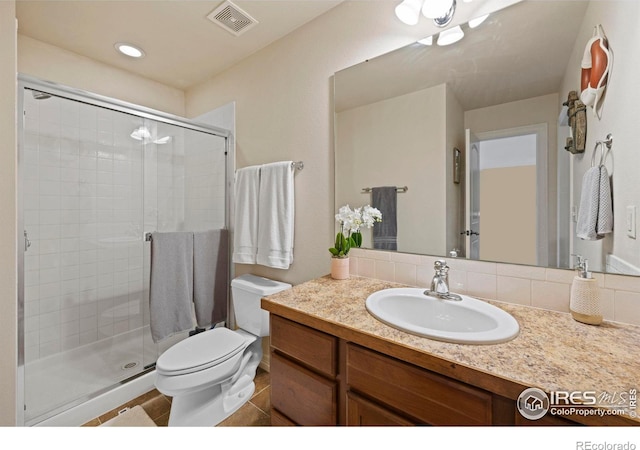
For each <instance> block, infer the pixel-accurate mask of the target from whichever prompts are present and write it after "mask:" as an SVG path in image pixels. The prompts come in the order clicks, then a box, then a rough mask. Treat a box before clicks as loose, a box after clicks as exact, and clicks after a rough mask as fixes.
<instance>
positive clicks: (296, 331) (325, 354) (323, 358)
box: [271, 314, 338, 377]
mask: <svg viewBox="0 0 640 450" xmlns="http://www.w3.org/2000/svg"><path fill="white" fill-rule="evenodd" d="M271 347H272V349H275V350H278V351H279V352H281V353H284V354H286V355H288V356H290V357H292V358H294V359H297V360H298V361H300V362H302V363H304V364H306V365H308V366H309V367H311V368H313V369H315V370H318V371H319V372H322V373H324V374H327V375H329V376H331V377H335V376H336V373H337V365H338V358H337V355H338V339H337V338H336V337H334V336H331V335H328V334H326V333H323V332H321V331H317V330H314V329H312V328H309V327H306V326H304V325H300V324H298V323H295V322H292V321H290V320H287V319H284V318H282V317H279V316H275V315H273V314H272V315H271Z"/></svg>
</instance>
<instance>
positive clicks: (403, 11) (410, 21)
mask: <svg viewBox="0 0 640 450" xmlns="http://www.w3.org/2000/svg"><path fill="white" fill-rule="evenodd" d="M423 1H424V0H403V2H402V3H400V4H399V5H398V6H396V17H397V18H398V19H400V21H401V22H402V23H405V24H407V25H415V24H417V23H418V20H419V19H420V9H421V8H422V2H423Z"/></svg>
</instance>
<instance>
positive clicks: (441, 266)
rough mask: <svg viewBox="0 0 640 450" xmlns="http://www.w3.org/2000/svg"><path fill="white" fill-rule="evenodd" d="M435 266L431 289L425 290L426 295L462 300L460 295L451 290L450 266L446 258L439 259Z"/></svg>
mask: <svg viewBox="0 0 640 450" xmlns="http://www.w3.org/2000/svg"><path fill="white" fill-rule="evenodd" d="M433 268H434V269H435V271H436V273H435V275H434V276H433V279H432V280H431V289H427V290H426V291H424V295H427V296H430V297H437V298H439V299H442V300H462V297H460V296H459V295H457V294H452V293H451V292H449V266H448V265H447V262H446V261H445V260H444V259H438V260H437V261H436V262H435V263H434V265H433Z"/></svg>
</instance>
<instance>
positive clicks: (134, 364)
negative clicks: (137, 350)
mask: <svg viewBox="0 0 640 450" xmlns="http://www.w3.org/2000/svg"><path fill="white" fill-rule="evenodd" d="M138 364H139V363H138V362H137V361H133V362H128V363H126V364H125V365H123V366H122V370H129V369H133V368H134V367H138Z"/></svg>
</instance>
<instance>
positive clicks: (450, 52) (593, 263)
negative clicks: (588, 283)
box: [335, 0, 640, 275]
mask: <svg viewBox="0 0 640 450" xmlns="http://www.w3.org/2000/svg"><path fill="white" fill-rule="evenodd" d="M639 18H640V2H636V1H625V0H621V1H616V0H607V1H602V0H592V1H587V0H572V1H553V2H541V1H529V0H524V1H521V2H518V3H515V4H512V5H511V6H508V7H506V8H504V9H502V10H499V11H495V12H494V13H492V14H491V15H489V17H488V18H487V19H486V20H485V21H484V22H483V23H482V24H480V25H479V26H477V27H475V28H471V27H470V26H469V24H466V23H465V24H462V25H461V28H462V30H463V32H464V37H463V39H462V40H460V41H458V42H456V43H454V44H451V45H447V46H440V45H438V44H437V41H438V36H433V39H431V43H430V44H431V45H425V44H424V43H419V42H416V43H414V44H411V45H409V46H406V47H404V48H400V49H398V50H395V51H393V52H391V53H388V54H385V55H382V56H379V57H376V58H373V59H370V60H368V61H366V62H363V63H361V64H358V65H355V66H353V67H350V68H347V69H345V70H342V71H340V72H338V73H336V74H335V142H336V174H335V180H336V181H335V183H336V186H335V192H336V210H337V209H338V208H339V207H340V206H342V205H345V204H349V205H351V206H352V207H358V206H361V205H365V204H371V203H372V194H371V191H370V189H371V188H376V187H394V186H395V187H397V188H398V189H397V195H396V200H395V202H394V201H393V200H391V202H392V203H393V204H392V205H391V206H389V205H385V208H392V209H395V211H396V216H397V226H396V227H395V228H396V230H395V232H396V240H397V251H400V252H407V253H416V254H426V255H437V256H447V257H449V256H450V255H452V254H453V253H451V252H455V253H456V254H457V256H458V257H463V258H473V259H479V260H486V261H497V262H507V263H514V264H526V265H538V266H544V267H559V268H570V267H573V265H574V262H575V257H574V256H572V255H581V256H583V257H584V258H587V259H588V261H589V269H590V270H593V271H598V272H610V273H623V274H630V275H640V234H639V235H636V230H637V228H638V226H639V225H638V224H637V223H636V214H637V213H638V210H639V209H640V176H639V175H640V134H638V130H640V126H639V124H640V121H639V119H638V118H639V117H640V75H639V73H640V52H638V44H637V43H638V42H640V26H638V20H639ZM600 26H601V28H600ZM598 29H599V30H601V33H604V35H605V36H606V38H607V41H608V46H609V48H608V54H609V55H608V58H607V61H608V63H609V64H608V68H609V72H608V77H607V79H606V89H605V90H604V93H603V95H602V96H601V98H600V99H599V101H598V104H597V107H596V110H595V111H594V108H593V107H590V106H587V107H586V111H585V114H584V115H583V116H582V117H581V120H583V121H586V140H585V145H584V152H582V153H580V152H578V153H572V152H570V151H567V150H566V149H565V147H566V146H567V138H572V139H577V138H578V136H577V134H578V132H579V129H578V130H576V129H574V128H573V127H571V126H570V124H571V123H573V122H571V123H570V122H569V120H568V114H567V108H566V106H567V105H564V104H565V103H567V100H568V96H569V93H570V92H571V91H576V92H577V93H578V95H579V94H580V92H581V76H582V74H583V67H582V66H583V59H584V57H585V48H586V46H587V43H588V41H589V40H590V39H591V38H592V37H593V35H594V30H598ZM425 42H426V41H425ZM426 43H427V44H429V42H426ZM596 57H597V55H595V54H594V56H593V58H594V62H595V58H596ZM576 118H577V117H576ZM608 135H611V136H612V141H611V146H610V149H609V148H608V147H607V146H606V145H605V144H601V145H600V144H597V143H598V142H604V141H605V140H606V139H607V136H608ZM605 150H606V151H605ZM594 166H595V167H600V166H602V167H605V168H606V172H608V176H609V178H608V182H609V184H608V186H609V191H610V198H611V199H612V204H613V206H612V208H611V209H610V210H611V213H612V216H613V227H612V230H611V232H607V231H606V230H604V231H603V230H600V231H598V232H597V233H596V234H597V235H596V236H595V237H591V238H589V239H584V238H580V237H578V231H580V230H579V229H580V228H581V227H583V226H584V223H578V222H579V221H580V220H579V219H580V218H579V216H580V207H581V203H582V204H583V205H587V204H591V205H593V203H594V202H596V204H598V205H604V204H605V203H606V202H605V201H604V200H602V189H601V190H600V191H599V193H600V197H598V195H597V193H594V192H593V190H592V189H588V188H587V187H588V186H590V185H589V184H585V188H584V189H583V182H584V179H585V178H586V176H585V174H587V173H588V172H590V173H592V172H593V171H591V170H590V169H591V168H592V167H594ZM606 172H603V171H600V173H606ZM602 177H603V178H602V179H603V180H604V177H605V175H602ZM603 186H604V185H603ZM405 187H406V189H404V188H405ZM583 191H584V192H583ZM598 202H600V203H598ZM373 206H376V205H373ZM605 206H606V205H605ZM583 207H584V206H583ZM585 211H586V210H585ZM602 211H605V212H604V213H606V207H604V208H603V207H601V213H602V214H604V213H603V212H602ZM383 221H384V217H383ZM600 223H602V222H600ZM364 231H365V232H364V236H363V238H364V239H363V245H362V246H363V247H366V248H376V246H375V245H374V244H373V238H372V236H371V232H370V230H364ZM378 248H381V247H378Z"/></svg>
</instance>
